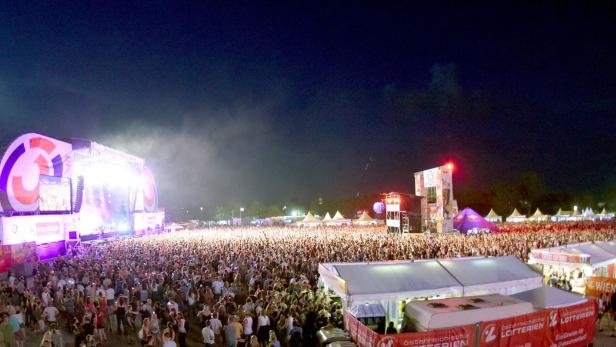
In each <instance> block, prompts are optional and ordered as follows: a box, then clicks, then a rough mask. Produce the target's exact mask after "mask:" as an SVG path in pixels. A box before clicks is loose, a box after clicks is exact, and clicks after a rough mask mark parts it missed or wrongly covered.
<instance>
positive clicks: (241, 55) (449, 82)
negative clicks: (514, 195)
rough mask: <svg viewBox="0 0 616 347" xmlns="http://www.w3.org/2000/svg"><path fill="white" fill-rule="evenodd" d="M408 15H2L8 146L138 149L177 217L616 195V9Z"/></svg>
mask: <svg viewBox="0 0 616 347" xmlns="http://www.w3.org/2000/svg"><path fill="white" fill-rule="evenodd" d="M402 2H403V1H395V2H391V3H389V4H387V3H385V2H382V1H378V2H374V4H373V5H360V4H359V2H346V3H342V2H341V3H340V4H338V5H332V4H330V2H324V3H323V4H310V5H297V6H296V5H289V4H286V5H273V4H272V3H269V2H268V3H260V2H255V1H248V2H230V1H221V2H215V3H210V2H205V1H194V2H188V3H184V2H179V1H169V2H159V1H137V2H132V1H121V2H117V3H115V4H112V2H93V3H92V4H78V3H81V2H76V1H72V2H63V3H65V5H57V4H52V3H55V2H38V3H28V2H23V1H13V2H11V3H12V4H9V2H8V1H5V2H2V4H0V143H1V144H0V147H1V146H5V145H8V143H10V141H12V139H13V138H14V137H16V136H17V135H19V134H21V133H25V132H31V131H33V132H39V133H42V134H45V135H48V136H51V137H57V138H63V137H81V138H91V139H93V140H95V141H97V142H99V143H102V144H105V145H109V146H112V147H114V148H118V149H123V150H127V151H129V152H131V153H133V154H136V155H139V156H142V157H144V158H145V159H146V161H147V162H148V163H149V165H150V166H151V167H152V170H153V171H154V174H155V176H156V177H157V180H158V184H159V193H160V198H161V205H163V206H165V205H167V206H179V205H186V206H188V205H192V206H194V205H197V206H198V205H199V204H206V205H207V204H215V203H218V202H222V201H238V202H248V201H252V200H257V199H258V200H262V201H267V202H281V203H282V202H284V201H289V200H293V199H294V200H297V201H301V200H307V199H312V198H315V197H317V196H323V197H343V196H355V194H356V193H357V192H358V191H359V192H360V193H361V194H365V193H371V192H380V191H392V190H402V191H410V190H411V184H412V173H413V172H415V171H419V170H422V169H427V168H430V167H433V166H437V165H441V164H443V163H445V162H446V161H447V160H453V161H454V162H455V163H456V165H457V171H456V173H455V178H454V184H455V188H454V191H455V190H456V189H457V190H460V189H487V187H489V185H490V184H492V183H494V182H497V181H503V180H504V181H507V180H513V179H514V178H515V177H517V176H518V175H519V174H521V173H523V172H525V171H535V172H537V173H538V174H539V175H540V177H541V178H542V179H543V180H544V181H545V182H546V184H547V186H548V187H549V188H550V189H554V190H558V191H569V192H581V191H593V192H600V191H601V190H603V189H609V188H610V187H614V186H615V185H616V172H615V170H614V169H615V168H616V156H615V155H614V149H615V148H616V134H615V131H616V25H615V23H616V5H612V4H610V2H607V1H606V2H602V1H592V2H585V1H575V2H566V3H567V4H564V5H563V4H559V5H557V4H556V3H557V2H549V4H543V5H536V4H530V2H515V5H511V6H503V5H502V4H500V5H495V4H494V3H493V2H490V3H488V4H477V6H470V5H461V4H460V5H456V6H442V7H436V6H435V7H415V6H413V7H412V6H410V5H405V4H400V3H402ZM127 3H129V4H127ZM231 3H235V4H231ZM283 3H287V2H283ZM559 3H560V2H559ZM588 3H592V4H588ZM69 4H70V5H69Z"/></svg>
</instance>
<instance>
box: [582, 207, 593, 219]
mask: <svg viewBox="0 0 616 347" xmlns="http://www.w3.org/2000/svg"><path fill="white" fill-rule="evenodd" d="M584 214H585V215H586V216H588V217H592V216H595V211H593V209H592V207H589V208H587V209H586V210H585V211H584Z"/></svg>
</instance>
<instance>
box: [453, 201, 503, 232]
mask: <svg viewBox="0 0 616 347" xmlns="http://www.w3.org/2000/svg"><path fill="white" fill-rule="evenodd" d="M453 228H454V229H456V230H458V231H459V232H461V233H463V234H466V233H468V231H469V230H473V229H480V230H490V232H499V231H500V229H499V228H498V227H497V226H496V225H494V224H492V223H490V222H488V221H487V220H486V219H485V218H483V217H482V216H481V215H480V214H479V213H477V212H475V211H474V210H473V209H472V208H470V207H467V208H465V209H464V210H462V211H461V212H460V213H458V215H457V216H455V217H454V219H453Z"/></svg>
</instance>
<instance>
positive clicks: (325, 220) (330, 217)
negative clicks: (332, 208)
mask: <svg viewBox="0 0 616 347" xmlns="http://www.w3.org/2000/svg"><path fill="white" fill-rule="evenodd" d="M330 220H332V216H330V215H329V212H327V213H326V214H325V217H323V221H324V222H329V221H330Z"/></svg>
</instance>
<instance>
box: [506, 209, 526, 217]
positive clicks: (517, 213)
mask: <svg viewBox="0 0 616 347" xmlns="http://www.w3.org/2000/svg"><path fill="white" fill-rule="evenodd" d="M509 217H526V216H524V215H522V214H521V213H520V212H518V209H517V208H514V209H513V213H511V216H509Z"/></svg>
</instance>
